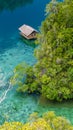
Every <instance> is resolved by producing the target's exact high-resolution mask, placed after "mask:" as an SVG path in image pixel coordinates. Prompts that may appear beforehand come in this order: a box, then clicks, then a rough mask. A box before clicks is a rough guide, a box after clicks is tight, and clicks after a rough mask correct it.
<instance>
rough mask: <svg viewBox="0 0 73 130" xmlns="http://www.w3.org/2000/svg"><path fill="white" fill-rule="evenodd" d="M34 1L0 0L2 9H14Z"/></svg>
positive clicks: (0, 8)
mask: <svg viewBox="0 0 73 130" xmlns="http://www.w3.org/2000/svg"><path fill="white" fill-rule="evenodd" d="M32 2H33V0H0V11H3V10H6V9H7V10H11V11H13V10H14V9H15V8H17V7H20V6H24V5H26V4H28V3H32Z"/></svg>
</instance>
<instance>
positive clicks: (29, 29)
mask: <svg viewBox="0 0 73 130" xmlns="http://www.w3.org/2000/svg"><path fill="white" fill-rule="evenodd" d="M19 30H20V31H21V32H22V33H23V34H25V35H26V36H29V35H30V34H31V33H33V32H34V31H35V32H37V31H36V30H35V29H34V28H32V27H30V26H28V25H25V24H24V25H22V26H21V27H20V28H19Z"/></svg>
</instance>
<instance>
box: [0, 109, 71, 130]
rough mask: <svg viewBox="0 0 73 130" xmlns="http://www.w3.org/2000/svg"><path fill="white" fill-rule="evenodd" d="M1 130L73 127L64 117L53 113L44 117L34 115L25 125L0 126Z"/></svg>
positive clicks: (69, 128)
mask: <svg viewBox="0 0 73 130" xmlns="http://www.w3.org/2000/svg"><path fill="white" fill-rule="evenodd" d="M0 130H73V126H72V125H71V124H70V122H69V121H68V120H66V119H65V118H64V117H60V116H56V115H55V113H54V112H53V111H52V112H47V113H45V114H43V115H42V117H38V114H37V113H33V114H31V115H30V118H29V121H28V122H27V123H25V124H23V123H20V122H5V123H4V124H3V125H2V126H0Z"/></svg>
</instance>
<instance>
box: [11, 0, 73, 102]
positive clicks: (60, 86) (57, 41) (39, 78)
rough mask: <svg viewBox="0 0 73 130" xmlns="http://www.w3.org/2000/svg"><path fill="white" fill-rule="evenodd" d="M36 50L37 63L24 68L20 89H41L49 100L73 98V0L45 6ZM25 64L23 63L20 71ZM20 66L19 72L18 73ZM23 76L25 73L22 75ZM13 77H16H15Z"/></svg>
mask: <svg viewBox="0 0 73 130" xmlns="http://www.w3.org/2000/svg"><path fill="white" fill-rule="evenodd" d="M37 44H39V47H38V49H36V50H35V56H36V58H37V63H36V64H35V65H34V66H33V67H28V69H25V70H24V75H25V73H26V76H25V77H26V78H25V81H24V82H23V80H21V82H22V84H21V85H19V88H18V90H19V91H22V92H26V91H28V92H31V93H32V92H39V93H40V94H42V95H43V96H44V97H46V98H48V99H49V100H57V101H62V100H64V99H65V100H67V99H72V98H73V1H72V0H71V1H70V0H64V2H57V1H56V0H53V1H52V2H51V3H50V4H48V5H47V6H46V18H45V20H44V21H43V22H42V25H41V27H40V34H39V35H38V38H37ZM21 68H22V66H20V68H19V69H20V70H21ZM19 69H18V70H17V71H16V73H18V71H19ZM20 75H22V72H21V73H20V74H19V77H20ZM13 79H14V78H13Z"/></svg>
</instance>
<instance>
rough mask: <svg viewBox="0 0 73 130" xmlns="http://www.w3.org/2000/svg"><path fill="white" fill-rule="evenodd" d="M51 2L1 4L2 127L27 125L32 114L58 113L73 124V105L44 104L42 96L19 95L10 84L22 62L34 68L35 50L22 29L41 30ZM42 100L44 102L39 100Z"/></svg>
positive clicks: (30, 0)
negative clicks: (24, 26)
mask: <svg viewBox="0 0 73 130" xmlns="http://www.w3.org/2000/svg"><path fill="white" fill-rule="evenodd" d="M48 2H49V0H45V1H43V0H15V1H13V0H10V1H9V2H8V1H7V0H3V1H2V0H0V124H1V123H3V122H4V121H22V122H26V121H27V118H28V116H29V114H30V113H32V112H34V111H37V112H38V113H40V115H41V114H42V113H43V112H45V111H48V110H49V111H51V110H54V111H55V112H56V114H57V115H62V116H65V117H67V118H68V119H69V120H70V121H71V123H73V103H72V101H69V102H64V103H55V102H46V103H44V102H42V99H41V98H40V97H39V96H38V95H35V94H34V95H27V94H24V95H22V94H19V93H17V92H16V88H13V87H12V86H11V85H10V84H9V78H10V76H11V75H12V74H13V69H14V67H15V66H16V65H17V64H18V63H20V62H23V61H24V62H26V63H28V64H30V65H33V64H34V63H35V62H36V59H35V57H34V55H33V52H34V47H33V46H29V45H27V44H25V43H24V42H23V41H22V40H21V39H20V36H19V32H18V27H20V26H21V25H22V24H24V23H25V24H28V25H30V26H32V27H34V28H35V29H38V28H39V26H40V24H41V21H42V20H43V19H44V9H45V5H46V4H47V3H48ZM39 99H40V100H39Z"/></svg>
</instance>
